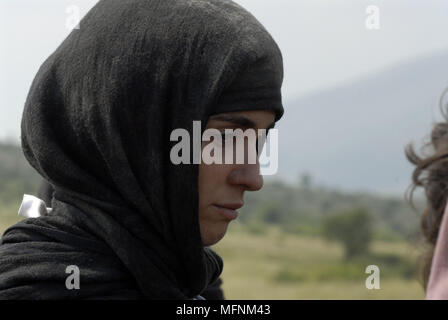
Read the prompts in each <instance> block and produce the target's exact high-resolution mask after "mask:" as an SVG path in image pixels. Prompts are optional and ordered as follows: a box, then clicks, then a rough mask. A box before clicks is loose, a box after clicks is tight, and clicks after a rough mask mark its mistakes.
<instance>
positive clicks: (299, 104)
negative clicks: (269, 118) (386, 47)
mask: <svg viewBox="0 0 448 320" xmlns="http://www.w3.org/2000/svg"><path fill="white" fill-rule="evenodd" d="M447 70H448V52H443V53H439V54H437V55H432V56H428V57H424V58H421V59H418V60H414V61H411V62H406V63H403V64H400V65H396V66H393V67H390V68H387V69H385V70H383V71H381V72H379V73H377V74H374V75H371V76H368V77H364V78H361V79H358V80H357V81H354V82H352V83H347V84H344V85H341V86H339V87H334V88H330V89H328V90H323V91H320V92H316V93H313V94H310V95H307V96H303V97H301V98H300V99H296V100H294V101H285V102H284V105H285V115H284V118H283V119H282V120H280V121H279V123H278V126H277V128H278V129H279V140H280V144H279V151H280V155H279V171H278V177H280V178H283V179H286V180H289V181H291V182H294V181H295V179H297V176H298V174H299V173H303V172H308V173H310V174H311V175H312V176H313V177H314V178H315V180H316V181H318V182H320V183H321V184H323V185H327V186H334V187H338V188H341V189H344V190H352V191H355V190H356V191H357V190H366V191H375V192H382V193H391V192H392V193H395V194H402V193H403V192H404V190H405V188H406V187H407V186H408V184H409V183H410V181H411V180H410V176H411V172H412V167H411V166H410V164H409V163H408V162H407V160H406V158H405V156H404V147H405V145H406V144H407V143H409V142H411V141H412V140H414V141H415V142H421V141H422V140H421V139H422V138H424V137H425V136H427V135H428V134H429V132H430V129H431V124H432V120H433V119H432V118H433V117H435V118H436V119H440V118H441V116H440V112H439V108H438V101H439V98H440V95H441V94H442V92H443V90H444V89H445V87H447V86H448V73H447V72H446V71H447ZM298 85H300V84H298ZM420 144H421V143H419V144H418V145H420ZM278 177H277V178H278ZM270 178H271V177H267V179H266V180H268V179H270Z"/></svg>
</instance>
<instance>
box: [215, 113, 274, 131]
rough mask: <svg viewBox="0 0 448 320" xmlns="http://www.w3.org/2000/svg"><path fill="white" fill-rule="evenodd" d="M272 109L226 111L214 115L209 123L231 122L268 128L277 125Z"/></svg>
mask: <svg viewBox="0 0 448 320" xmlns="http://www.w3.org/2000/svg"><path fill="white" fill-rule="evenodd" d="M274 119H275V113H274V111H272V110H251V111H235V112H225V113H218V114H215V115H212V116H211V117H210V118H209V121H208V124H229V125H238V126H241V127H246V128H268V127H273V126H274V125H275V121H274Z"/></svg>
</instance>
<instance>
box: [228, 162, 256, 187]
mask: <svg viewBox="0 0 448 320" xmlns="http://www.w3.org/2000/svg"><path fill="white" fill-rule="evenodd" d="M229 183H230V184H232V185H240V186H243V188H244V189H246V190H247V191H258V190H260V189H261V188H262V187H263V176H262V175H261V174H260V164H259V162H258V159H257V162H256V163H252V164H237V165H236V168H235V169H234V170H233V171H232V172H231V173H230V175H229Z"/></svg>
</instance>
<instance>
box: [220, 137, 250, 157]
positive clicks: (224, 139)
mask: <svg viewBox="0 0 448 320" xmlns="http://www.w3.org/2000/svg"><path fill="white" fill-rule="evenodd" d="M220 133H221V137H222V140H223V141H226V140H227V139H230V138H233V137H234V135H233V134H226V133H225V131H220ZM255 150H256V151H257V154H258V138H257V140H256V142H255Z"/></svg>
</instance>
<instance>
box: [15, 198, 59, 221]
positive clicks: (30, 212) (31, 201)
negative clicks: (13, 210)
mask: <svg viewBox="0 0 448 320" xmlns="http://www.w3.org/2000/svg"><path fill="white" fill-rule="evenodd" d="M50 212H51V208H47V206H46V204H45V202H44V201H43V200H42V199H39V198H37V197H35V196H32V195H29V194H24V195H23V200H22V204H21V205H20V208H19V215H20V216H23V217H26V218H38V217H40V216H43V215H46V214H47V213H50Z"/></svg>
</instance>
